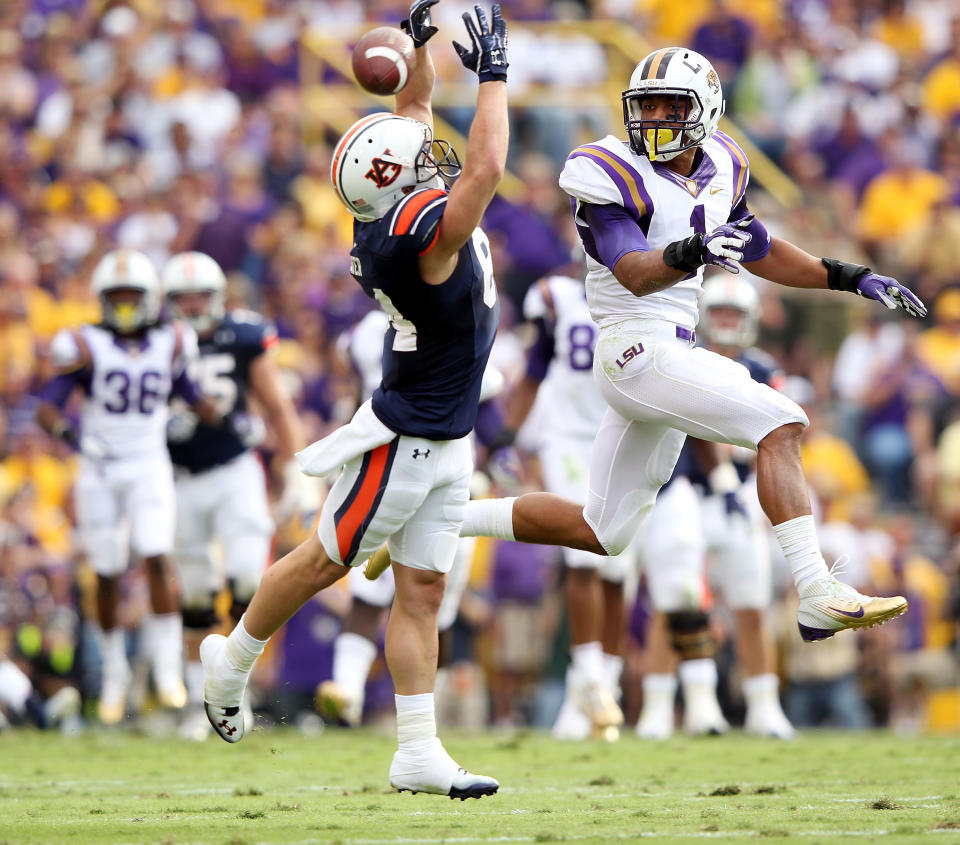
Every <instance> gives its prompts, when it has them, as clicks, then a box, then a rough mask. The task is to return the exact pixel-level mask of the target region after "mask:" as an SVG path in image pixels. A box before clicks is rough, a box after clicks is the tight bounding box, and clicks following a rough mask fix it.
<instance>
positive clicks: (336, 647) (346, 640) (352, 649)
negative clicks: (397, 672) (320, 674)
mask: <svg viewBox="0 0 960 845" xmlns="http://www.w3.org/2000/svg"><path fill="white" fill-rule="evenodd" d="M376 659H377V647H376V645H375V644H374V643H372V642H370V640H368V639H367V638H366V637H361V636H360V635H359V634H352V633H343V634H340V635H339V636H337V638H336V640H334V643H333V680H334V681H336V682H337V684H338V685H339V686H340V687H342V688H343V689H344V690H346V691H347V693H348V694H352V695H357V694H359V695H363V691H364V689H365V688H366V686H367V676H368V675H369V674H370V667H371V666H373V661H374V660H376Z"/></svg>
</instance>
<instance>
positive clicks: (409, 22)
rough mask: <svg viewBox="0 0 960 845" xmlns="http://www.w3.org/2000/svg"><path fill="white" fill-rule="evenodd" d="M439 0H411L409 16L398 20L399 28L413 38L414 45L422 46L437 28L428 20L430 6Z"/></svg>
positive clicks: (434, 33) (435, 32)
mask: <svg viewBox="0 0 960 845" xmlns="http://www.w3.org/2000/svg"><path fill="white" fill-rule="evenodd" d="M439 2H440V0H413V3H411V4H410V17H409V18H407V19H406V20H404V21H400V28H401V29H402V30H403V31H404V32H405V33H407V35H409V36H410V37H411V38H412V39H413V46H414V47H422V46H423V45H424V44H426V43H427V42H428V41H429V40H430V39H431V38H433V36H434V35H436V34H437V28H436V27H435V26H433V24H432V22H431V20H430V7H431V6H436V5H437V3H439Z"/></svg>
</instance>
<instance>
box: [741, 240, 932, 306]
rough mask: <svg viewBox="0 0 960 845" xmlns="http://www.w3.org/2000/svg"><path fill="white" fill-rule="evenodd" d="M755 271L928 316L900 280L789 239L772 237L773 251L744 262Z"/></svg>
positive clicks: (800, 285)
mask: <svg viewBox="0 0 960 845" xmlns="http://www.w3.org/2000/svg"><path fill="white" fill-rule="evenodd" d="M743 266H744V267H746V268H747V269H748V270H749V271H750V272H751V273H754V274H755V275H757V276H762V277H763V278H764V279H769V280H770V281H771V282H776V283H777V284H780V285H785V286H786V287H792V288H806V289H821V290H822V289H825V288H829V289H830V290H841V291H846V292H847V293H855V294H857V295H858V296H862V297H864V298H865V299H873V300H876V301H877V302H881V303H883V304H884V305H886V306H887V308H896V307H897V306H899V307H901V308H902V309H903V310H904V311H906V312H907V313H908V314H909V315H910V316H912V317H925V316H926V315H927V309H926V306H925V305H924V304H923V302H922V301H921V300H920V299H919V297H917V296H916V294H914V293H913V291H911V290H910V289H909V288H907V287H905V286H904V285H901V284H900V283H899V282H898V281H897V280H896V279H892V278H890V277H889V276H881V275H879V274H877V273H874V272H872V271H871V270H870V268H869V267H864V266H863V265H862V264H852V263H850V262H848V261H839V260H837V259H835V258H815V257H814V256H812V255H810V254H809V253H808V252H804V251H803V250H802V249H800V247H798V246H794V245H793V244H792V243H790V242H789V241H785V240H782V239H780V238H772V239H771V241H770V251H769V252H768V253H767V254H766V255H765V256H764V257H763V258H761V259H759V260H758V261H748V262H744V265H743Z"/></svg>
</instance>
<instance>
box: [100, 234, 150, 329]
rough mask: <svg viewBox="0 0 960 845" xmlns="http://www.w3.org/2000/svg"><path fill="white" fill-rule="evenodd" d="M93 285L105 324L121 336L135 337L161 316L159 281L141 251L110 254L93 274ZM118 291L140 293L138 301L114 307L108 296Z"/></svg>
mask: <svg viewBox="0 0 960 845" xmlns="http://www.w3.org/2000/svg"><path fill="white" fill-rule="evenodd" d="M90 286H91V288H92V289H93V292H94V294H96V296H97V297H98V298H99V300H100V305H101V306H102V308H103V318H102V319H103V322H104V323H105V324H106V325H108V326H110V328H112V329H114V330H115V331H117V332H120V333H121V334H132V333H133V332H136V331H139V330H140V329H142V328H145V327H147V326H150V325H152V324H153V323H155V322H157V320H158V319H159V317H160V280H159V279H158V278H157V271H156V270H155V269H154V268H153V263H152V262H151V261H150V259H149V258H147V256H146V255H144V254H143V253H142V252H137V251H136V250H133V249H117V250H114V251H113V252H108V253H107V254H106V255H105V256H103V258H101V259H100V262H99V263H98V264H97V266H96V268H95V269H94V271H93V278H92V279H91V282H90ZM117 290H136V291H140V298H139V299H138V300H137V301H136V302H130V303H122V304H115V303H113V302H111V301H110V296H109V294H110V293H111V292H112V291H117Z"/></svg>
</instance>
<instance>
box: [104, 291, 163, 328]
mask: <svg viewBox="0 0 960 845" xmlns="http://www.w3.org/2000/svg"><path fill="white" fill-rule="evenodd" d="M117 293H135V294H136V298H135V299H134V298H128V297H122V298H121V301H119V302H117V301H115V299H116V297H114V296H113V294H117ZM100 305H101V309H102V312H103V316H102V320H103V322H104V323H105V324H106V325H108V326H110V328H112V329H113V330H114V331H116V332H118V333H119V334H122V335H128V334H134V333H136V332H138V331H140V330H141V329H143V328H146V327H147V326H148V325H149V324H151V323H153V322H154V321H155V320H156V314H155V313H154V311H155V309H154V308H153V307H152V304H151V295H150V293H149V292H148V291H145V290H143V289H141V288H138V287H127V286H123V285H118V286H117V287H113V288H108V289H106V290H104V291H102V292H101V293H100Z"/></svg>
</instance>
